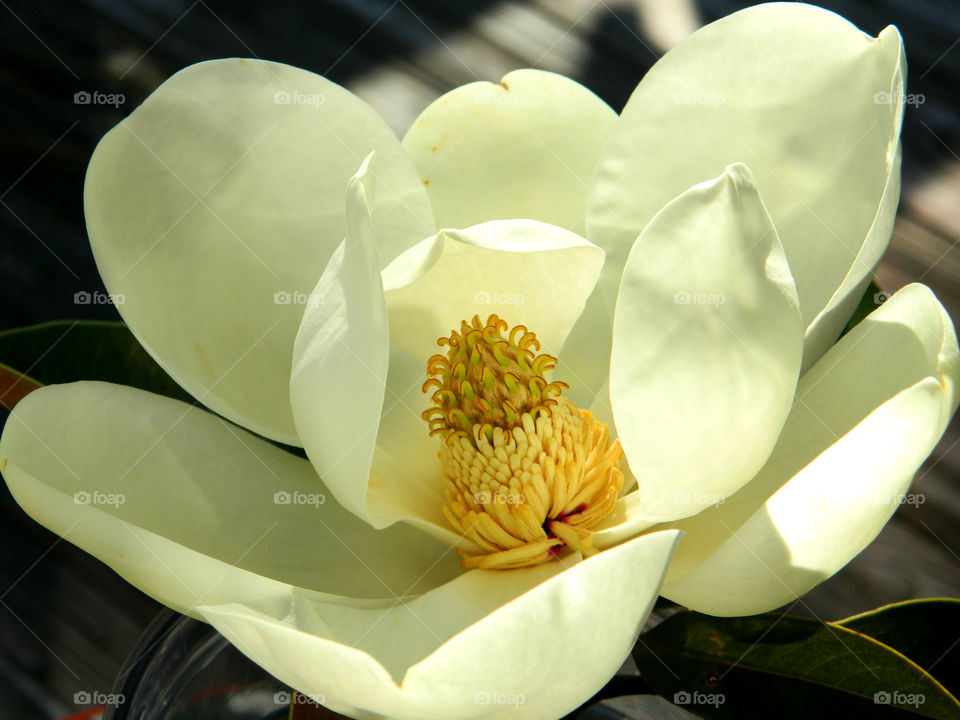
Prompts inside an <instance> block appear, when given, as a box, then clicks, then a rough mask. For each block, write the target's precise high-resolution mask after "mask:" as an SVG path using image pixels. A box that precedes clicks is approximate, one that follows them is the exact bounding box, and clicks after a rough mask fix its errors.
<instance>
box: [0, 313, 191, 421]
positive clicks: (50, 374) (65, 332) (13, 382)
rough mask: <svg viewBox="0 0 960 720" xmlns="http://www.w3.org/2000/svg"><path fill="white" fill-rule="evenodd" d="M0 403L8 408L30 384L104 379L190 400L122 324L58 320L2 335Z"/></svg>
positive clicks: (0, 334) (0, 337)
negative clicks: (4, 368) (3, 370)
mask: <svg viewBox="0 0 960 720" xmlns="http://www.w3.org/2000/svg"><path fill="white" fill-rule="evenodd" d="M0 365H4V366H6V367H7V368H8V369H9V370H11V371H13V373H14V374H16V375H19V376H21V378H20V379H19V381H17V379H16V378H14V377H13V376H12V375H10V374H7V375H6V376H5V377H6V380H4V379H3V376H0V403H2V404H3V406H4V407H8V408H12V407H13V405H14V404H15V403H16V400H18V399H19V398H20V397H22V395H23V394H25V393H23V392H22V391H23V390H24V389H26V388H27V387H29V386H30V384H31V383H32V384H33V385H34V387H33V388H31V389H35V387H36V383H39V384H41V385H50V384H53V383H66V382H73V381H75V380H104V381H107V382H113V383H119V384H122V385H132V386H133V387H137V388H141V389H143V390H149V391H151V392H155V393H159V394H160V395H167V396H169V397H173V398H177V399H178V400H185V401H187V402H190V403H192V402H193V398H191V397H190V395H189V394H188V393H187V392H186V391H185V390H184V389H183V388H181V387H180V386H179V385H177V384H176V383H175V382H174V381H173V380H172V379H171V378H170V376H169V375H167V374H166V372H164V371H163V369H162V368H161V367H160V366H159V365H158V364H157V363H156V361H154V359H153V358H151V357H150V356H149V355H148V354H147V352H146V350H144V349H143V348H142V347H141V346H140V343H138V342H137V340H136V338H134V336H133V334H132V333H131V332H130V331H129V330H128V329H127V327H126V325H124V324H123V323H113V322H79V321H61V322H52V323H44V324H43V325H34V326H32V327H25V328H17V329H15V330H7V331H6V332H2V333H0Z"/></svg>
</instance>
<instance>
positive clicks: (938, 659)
mask: <svg viewBox="0 0 960 720" xmlns="http://www.w3.org/2000/svg"><path fill="white" fill-rule="evenodd" d="M837 625H843V626H844V627H845V628H847V629H848V630H853V631H854V632H859V633H863V634H864V635H868V636H869V637H872V638H873V639H874V640H877V641H879V642H882V643H883V644H884V645H889V646H890V647H892V648H894V649H896V650H897V651H898V652H901V653H903V654H904V655H906V656H907V657H908V658H910V659H911V660H913V661H914V662H915V663H916V664H917V665H919V666H920V667H922V668H923V669H924V670H926V671H927V672H929V673H930V674H931V675H933V676H934V677H935V678H937V679H938V680H940V681H941V682H942V683H943V685H944V686H945V687H946V688H947V690H949V691H950V692H951V693H953V695H954V696H955V697H956V696H958V695H960V600H957V599H955V598H928V599H925V600H907V601H906V602H901V603H894V604H892V605H885V606H883V607H879V608H877V609H875V610H870V611H869V612H865V613H863V614H861V615H854V616H853V617H849V618H847V619H846V620H840V621H839V622H838V623H837Z"/></svg>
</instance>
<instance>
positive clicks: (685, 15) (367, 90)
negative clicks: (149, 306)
mask: <svg viewBox="0 0 960 720" xmlns="http://www.w3.org/2000/svg"><path fill="white" fill-rule="evenodd" d="M745 4H749V3H738V2H727V1H724V0H702V1H701V2H679V1H676V2H674V1H671V0H643V1H641V0H637V1H636V2H615V1H614V0H607V1H606V2H602V1H601V2H595V1H593V0H564V1H561V2H549V1H548V0H535V1H533V2H492V1H491V0H480V1H475V2H470V3H461V2H449V3H440V2H431V3H423V2H417V3H414V2H408V1H404V0H401V1H400V2H392V1H387V0H359V1H353V2H349V1H347V0H327V1H326V2H321V3H317V4H315V5H313V6H310V7H309V8H308V7H307V6H300V5H299V4H294V3H282V2H273V3H262V4H257V3H253V2H231V3H228V2H217V1H214V0H196V1H195V2H194V1H177V2H164V3H154V2H148V1H147V0H87V1H86V2H66V1H65V0H53V1H48V2H43V3H35V2H21V3H15V2H10V1H9V0H4V1H3V2H0V17H2V21H0V56H2V64H0V67H2V89H0V93H2V94H0V107H2V108H3V113H2V119H0V162H2V171H0V203H2V205H3V207H0V237H2V240H0V329H5V328H8V327H15V326H18V325H24V324H30V323H36V322H40V321H44V320H52V319H60V318H73V317H76V318H87V319H91V318H111V317H113V311H112V308H110V307H108V306H78V305H75V304H74V303H73V294H74V293H75V292H77V291H80V290H86V291H88V292H93V291H94V290H98V289H99V290H101V291H103V288H102V285H101V284H100V281H99V279H98V276H97V273H96V270H95V267H94V264H93V260H92V257H91V254H90V250H89V247H88V245H87V242H86V238H85V233H84V226H83V218H82V209H81V188H82V180H83V171H84V168H85V164H86V161H87V159H88V158H89V156H90V152H91V150H92V148H93V145H94V144H95V142H96V141H97V139H98V138H99V137H100V136H101V135H102V134H103V132H105V131H106V130H107V129H108V128H109V127H111V126H112V125H113V124H115V123H116V122H117V121H119V120H120V119H121V118H122V117H123V115H124V114H126V113H127V112H128V111H129V110H130V109H132V108H133V107H134V106H135V105H136V104H137V103H138V102H139V101H140V100H142V98H143V97H144V96H145V95H146V94H147V93H148V92H149V91H150V90H151V89H152V88H153V87H155V86H156V84H157V83H158V82H160V81H161V80H162V79H163V78H165V77H167V76H169V75H170V74H171V73H172V72H174V71H176V70H177V69H179V68H181V67H183V66H185V65H187V64H190V63H192V62H196V61H199V60H203V59H207V58H212V57H222V56H232V55H240V56H251V57H261V58H265V59H272V60H280V61H284V62H288V63H291V64H294V65H298V66H301V67H304V68H307V69H310V70H313V71H315V72H319V73H323V74H326V75H327V76H328V77H330V78H331V79H333V80H335V81H337V82H340V83H342V84H345V85H346V86H348V87H350V88H351V89H352V90H354V91H355V92H357V93H358V94H359V95H361V96H362V97H364V98H365V99H366V100H367V101H368V102H370V103H371V104H372V105H373V106H374V107H375V108H376V109H377V110H378V111H380V112H381V113H382V114H383V115H384V117H385V118H386V119H387V121H388V122H389V124H390V125H391V126H392V127H393V128H394V129H395V130H396V131H397V132H398V133H402V132H403V131H404V130H405V128H406V127H407V126H408V124H409V123H410V122H411V121H412V120H413V118H414V117H416V115H417V114H418V113H419V112H420V110H422V109H423V107H425V106H426V105H427V104H428V103H429V102H430V101H431V100H432V99H433V98H435V97H436V96H437V95H438V94H439V93H441V92H443V91H446V90H448V89H450V88H452V87H455V86H456V85H459V84H462V83H465V82H469V81H472V80H475V79H478V78H479V79H490V80H497V79H499V78H500V76H501V75H503V74H504V73H506V72H508V71H509V70H511V69H514V68H517V67H524V66H536V67H540V68H543V69H547V70H554V71H557V72H561V73H564V74H567V75H570V76H572V77H574V78H576V79H578V80H579V81H581V82H583V83H584V84H586V85H587V86H588V87H590V88H591V89H593V90H594V91H595V92H597V93H598V94H599V95H601V96H602V97H603V98H604V99H605V100H607V101H608V102H609V103H610V104H611V105H612V106H613V107H614V108H616V109H619V108H620V107H622V105H623V102H624V101H625V99H626V97H627V96H628V95H629V93H630V91H631V90H632V88H633V87H634V85H635V84H636V83H637V81H638V80H639V79H640V77H641V76H642V74H643V73H644V72H645V71H646V70H647V69H648V68H649V67H650V66H651V65H652V63H653V62H654V61H655V60H656V58H657V57H658V56H659V55H660V54H662V52H663V51H664V50H665V49H667V48H668V47H669V46H670V45H671V44H672V43H674V42H676V40H678V39H679V38H681V37H683V35H684V34H686V33H687V32H689V30H690V29H692V28H694V27H696V26H697V25H699V24H701V23H702V22H705V21H709V20H712V19H715V18H717V17H719V16H722V15H725V14H727V13H729V12H731V11H733V10H735V9H737V8H739V7H742V6H743V5H745ZM821 4H822V5H824V6H826V7H829V8H831V9H834V10H836V11H838V12H840V13H841V14H843V15H845V16H846V17H848V18H849V19H850V20H852V21H853V22H855V23H857V24H858V25H859V26H860V27H861V28H863V29H864V30H865V31H867V32H870V33H872V34H876V33H877V32H878V31H879V30H881V29H882V28H883V27H884V26H886V25H887V24H890V23H894V24H897V25H898V26H899V28H900V29H901V32H902V33H903V35H904V37H905V40H906V47H907V53H908V58H909V61H910V77H909V92H911V93H920V94H922V95H923V96H924V102H923V104H922V105H919V106H918V107H911V108H909V109H908V110H907V116H906V120H905V127H904V181H905V182H904V194H903V202H902V207H901V212H900V216H899V218H898V221H897V225H896V228H895V231H894V237H893V242H892V246H891V249H890V252H889V253H888V255H887V258H886V260H885V261H884V263H883V265H882V267H881V268H880V270H879V273H878V277H879V279H880V282H881V284H882V285H883V286H884V287H885V288H886V289H888V290H894V289H896V288H897V287H900V286H902V285H903V284H905V283H907V282H911V281H917V280H919V281H922V282H925V283H927V284H928V285H930V286H931V287H933V289H934V290H935V291H936V293H937V295H938V296H939V297H940V298H941V299H942V300H943V302H944V303H945V304H946V306H947V307H948V309H949V310H950V312H951V314H952V316H953V317H955V318H957V317H960V283H958V280H960V250H958V249H957V247H956V244H957V242H958V238H960V94H958V93H957V92H956V87H957V85H958V82H960V7H958V5H957V3H955V2H934V1H933V0H914V1H913V2H910V3H906V2H902V3H901V2H893V0H885V1H884V2H866V1H861V2H854V1H848V2H841V1H838V2H825V3H821ZM79 90H87V91H93V90H99V91H101V92H122V93H124V94H125V95H126V98H127V101H126V103H125V105H124V106H122V107H121V108H119V109H118V110H114V109H113V108H109V107H103V106H97V107H94V106H78V105H75V104H74V103H73V94H74V93H75V92H77V91H79ZM892 361H895V359H892ZM958 443H960V432H958V427H957V424H956V423H955V424H954V425H952V426H951V428H950V430H949V431H948V433H947V435H946V437H945V438H944V439H943V441H942V442H941V444H940V446H939V448H938V449H937V451H936V453H935V454H934V456H933V457H932V458H931V459H930V460H929V461H928V462H927V463H926V465H925V466H924V468H923V469H922V470H921V472H920V473H919V475H918V479H917V481H916V485H915V492H917V493H922V495H923V496H924V498H925V502H924V504H922V505H920V506H919V507H914V506H911V505H904V506H903V507H902V508H901V509H900V510H899V511H898V512H897V514H896V516H895V517H894V519H893V521H892V522H891V523H890V524H889V525H888V526H887V528H886V529H885V530H884V531H883V532H882V534H881V535H880V537H879V538H878V539H877V541H876V542H875V543H873V545H871V546H870V547H869V548H868V549H867V550H866V551H865V552H864V553H862V554H861V555H860V556H859V557H858V558H856V559H855V560H854V561H853V562H852V563H851V564H850V565H849V566H847V567H846V568H845V569H844V570H842V571H841V572H840V573H838V574H837V575H836V576H835V577H834V578H832V579H831V580H829V581H828V582H826V583H824V584H823V585H822V586H820V587H819V588H817V589H816V590H814V591H813V592H811V593H810V594H809V595H808V596H807V597H806V598H804V599H803V600H802V601H801V602H800V603H798V604H796V605H795V607H794V608H793V611H794V612H800V613H806V614H814V615H817V616H819V617H822V618H826V619H831V618H837V617H841V616H845V615H849V614H852V613H854V612H859V611H862V610H865V609H867V608H870V607H874V606H876V605H878V604H881V603H884V602H890V601H896V600H902V599H906V598H913V597H926V596H934V595H954V596H957V595H960V573H958V570H960V557H958V555H960V534H958V531H957V528H958V519H960V485H958V483H957V477H958V474H960V445H958ZM0 516H2V522H0V717H4V718H6V717H11V718H12V717H21V718H28V717H29V718H57V717H61V716H64V715H66V714H68V713H70V712H72V711H73V710H74V709H75V708H74V705H73V696H74V693H75V692H77V691H79V690H86V691H88V692H93V691H102V692H107V691H108V689H109V687H110V685H111V682H112V679H113V677H114V675H115V673H116V672H117V669H118V667H119V664H120V663H121V662H122V660H123V658H124V656H125V654H126V652H127V650H128V649H129V648H130V647H131V646H132V645H133V643H134V641H135V639H136V637H137V636H138V634H139V633H140V631H141V630H142V629H143V628H144V627H145V626H146V624H147V622H148V621H149V620H150V618H151V617H152V616H153V615H154V614H155V613H156V612H157V609H158V607H157V605H156V604H155V603H154V602H153V601H151V600H150V599H148V598H146V597H145V596H143V595H142V594H140V593H139V592H138V591H136V590H134V589H132V588H131V587H129V586H128V585H127V584H126V583H125V582H123V581H122V580H120V579H119V578H118V577H117V576H115V575H114V574H113V573H112V572H111V571H110V570H109V569H107V568H105V567H104V566H102V565H101V564H100V563H98V562H97V561H95V560H93V559H91V558H90V557H88V556H87V555H86V554H84V553H82V552H80V551H79V550H77V549H76V548H73V547H72V546H70V545H69V544H67V543H65V542H59V541H58V540H57V538H56V537H55V536H53V535H51V534H50V533H48V532H46V531H45V530H43V529H42V528H40V527H39V526H37V525H36V524H35V523H33V521H31V520H30V519H29V518H27V517H26V516H25V515H24V513H23V512H22V511H20V510H19V508H17V506H16V505H15V503H14V502H13V501H12V499H11V498H10V496H9V494H8V493H7V491H6V488H5V487H4V488H3V490H0ZM955 651H956V650H955Z"/></svg>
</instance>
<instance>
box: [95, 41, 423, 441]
mask: <svg viewBox="0 0 960 720" xmlns="http://www.w3.org/2000/svg"><path fill="white" fill-rule="evenodd" d="M371 151H376V153H377V162H376V172H377V176H378V179H379V180H380V182H379V187H380V190H379V191H378V193H377V199H376V205H377V206H378V207H379V209H380V212H381V213H382V214H384V215H387V216H389V219H390V220H389V222H388V223H385V226H386V227H387V228H389V231H388V232H385V233H383V234H382V235H381V237H380V243H381V246H380V248H379V254H380V260H381V263H382V264H383V265H386V263H387V262H389V261H390V260H391V259H392V258H393V257H395V256H396V255H397V254H398V253H399V252H400V251H401V250H403V249H405V248H406V247H408V246H409V245H411V244H412V243H413V242H415V241H419V240H420V239H422V238H424V237H426V236H427V235H429V234H430V233H432V232H433V231H434V227H433V222H432V215H431V210H430V207H429V200H428V199H427V197H426V195H425V194H424V191H423V188H422V186H421V184H420V180H419V178H418V177H417V174H416V170H415V169H414V167H413V165H412V163H411V161H410V160H409V158H408V157H407V156H406V154H405V153H404V151H403V148H402V147H400V144H399V141H398V140H397V139H396V137H395V136H394V135H393V133H392V132H391V131H390V129H389V128H388V127H387V126H386V124H385V123H384V122H383V120H381V118H380V117H379V116H378V115H377V114H376V113H375V112H374V111H373V110H372V109H371V108H370V107H368V106H367V105H366V104H365V103H364V102H363V101H361V100H360V99H358V98H357V97H355V96H354V95H352V94H351V93H350V92H348V91H347V90H345V89H343V88H341V87H340V86H338V85H335V84H334V83H331V82H329V81H327V80H325V79H324V78H322V77H320V76H318V75H314V74H313V73H309V72H306V71H304V70H298V69H296V68H292V67H289V66H286V65H281V64H277V63H270V62H262V61H258V60H238V59H231V60H215V61H210V62H204V63H200V64H198V65H193V66H190V67H188V68H186V69H185V70H182V71H181V72H179V73H177V74H176V75H174V76H173V77H172V78H170V79H169V80H167V81H166V82H165V83H164V84H163V85H161V86H160V87H159V88H158V89H157V90H156V91H155V92H154V93H153V94H152V95H150V97H149V98H147V100H146V101H145V102H144V103H143V104H142V105H141V106H140V107H139V108H137V109H136V110H135V111H134V112H133V113H132V114H131V115H130V117H128V118H127V119H126V120H124V121H123V122H121V123H120V124H119V125H117V126H116V127H115V128H114V129H113V130H111V131H110V132H109V133H107V135H106V136H105V137H104V138H103V139H102V140H101V141H100V144H99V145H98V146H97V149H96V151H95V152H94V154H93V157H92V159H91V161H90V167H89V169H88V170H87V178H86V184H85V187H84V205H85V212H86V220H87V229H88V232H89V234H90V241H91V245H92V247H93V252H94V256H95V257H96V260H97V266H98V267H99V269H100V273H101V275H102V276H103V280H104V283H105V284H106V286H107V288H108V289H109V291H110V292H111V293H115V294H116V296H122V299H123V302H122V303H118V305H117V307H118V309H119V311H120V313H121V315H122V316H123V318H124V320H125V321H126V322H127V324H128V325H129V326H130V328H131V330H132V331H133V332H134V334H135V335H136V336H137V338H138V339H139V340H140V342H141V343H142V344H143V345H144V347H145V348H146V349H147V350H148V351H149V352H150V354H151V355H153V356H154V357H155V358H156V359H157V361H158V362H159V363H160V364H161V365H162V366H163V367H164V369H166V370H167V371H168V372H169V373H170V374H171V375H172V376H173V377H174V379H175V380H177V382H179V383H180V384H181V385H183V386H184V387H185V388H186V389H187V390H189V391H190V392H191V393H192V394H193V395H194V396H195V397H197V398H198V399H199V400H201V401H202V402H203V403H204V404H206V405H207V406H208V407H210V408H212V409H213V410H215V411H217V412H218V413H220V414H222V415H224V416H226V417H227V418H229V419H231V420H233V421H235V422H238V423H241V424H242V425H244V426H246V427H248V428H250V429H251V430H254V431H256V432H258V433H260V434H263V435H266V436H268V437H270V438H273V439H276V440H281V441H283V442H286V443H290V444H298V441H297V436H296V433H295V430H294V424H293V418H292V413H291V410H290V404H289V399H288V398H289V393H288V383H289V379H290V366H291V358H292V352H293V339H294V337H295V335H296V332H297V327H298V325H299V322H300V317H301V315H302V313H303V300H304V299H305V298H306V296H307V294H308V293H309V292H310V290H312V289H313V286H314V285H315V284H316V282H317V278H318V277H319V276H320V273H321V271H322V270H323V268H324V266H325V265H326V263H327V260H328V259H329V258H330V256H331V254H332V253H333V251H334V249H335V248H336V247H337V245H338V244H339V243H340V242H341V241H342V240H343V236H344V211H343V197H344V189H345V187H346V183H347V180H348V179H349V178H350V176H351V175H353V173H354V172H355V171H356V169H357V167H359V166H360V163H361V161H362V160H363V158H364V157H366V156H367V155H368V154H369V153H370V152H371Z"/></svg>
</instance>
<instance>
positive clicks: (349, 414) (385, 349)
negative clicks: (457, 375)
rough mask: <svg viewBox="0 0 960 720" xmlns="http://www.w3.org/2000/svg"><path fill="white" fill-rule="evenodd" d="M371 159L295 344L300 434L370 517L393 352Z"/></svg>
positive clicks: (353, 506) (335, 487)
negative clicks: (373, 466) (370, 486)
mask: <svg viewBox="0 0 960 720" xmlns="http://www.w3.org/2000/svg"><path fill="white" fill-rule="evenodd" d="M368 170H369V168H368V164H367V163H366V162H365V163H364V165H363V167H361V169H360V171H359V172H358V173H357V175H355V176H354V177H353V178H351V180H350V183H349V185H348V186H347V231H346V232H347V236H346V240H344V242H343V244H342V245H340V247H339V248H337V250H336V251H335V252H334V254H333V257H332V258H331V260H330V262H329V263H328V264H327V267H326V269H325V270H324V272H323V275H321V277H320V280H319V282H318V283H317V285H316V287H315V288H314V289H313V293H312V294H311V296H310V298H309V302H308V303H307V308H306V310H305V311H304V314H303V321H302V322H301V324H300V330H299V332H298V333H297V338H296V343H295V344H294V350H293V370H292V372H291V375H290V404H291V407H292V408H293V415H294V419H295V420H296V425H297V435H298V436H299V437H300V441H301V442H302V443H303V446H304V448H305V449H306V452H307V456H308V457H309V458H310V461H311V462H312V463H313V465H314V467H315V468H316V469H317V472H318V473H319V474H320V477H322V478H323V479H324V482H325V483H326V484H327V487H329V488H330V490H331V491H332V492H333V493H334V495H335V496H336V498H337V500H338V501H339V502H340V504H341V505H343V506H344V507H345V508H347V509H348V510H350V511H351V512H353V513H355V514H357V515H359V516H360V517H362V518H365V516H366V483H365V482H364V479H365V478H366V477H367V476H368V475H369V473H370V462H371V458H372V456H373V448H374V446H375V444H376V440H377V429H378V427H379V425H380V415H381V412H382V410H383V396H384V388H385V386H386V378H387V363H388V359H389V350H390V331H389V328H388V327H387V310H386V305H385V303H384V298H383V285H382V284H381V281H380V266H379V260H378V258H377V243H376V238H377V236H378V234H379V233H380V232H382V230H383V226H382V225H381V224H380V223H381V222H382V221H383V218H381V217H375V216H374V215H373V209H372V207H371V205H372V195H373V194H374V192H375V191H374V188H373V187H372V185H373V178H372V176H371V175H370V174H369V173H368Z"/></svg>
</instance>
